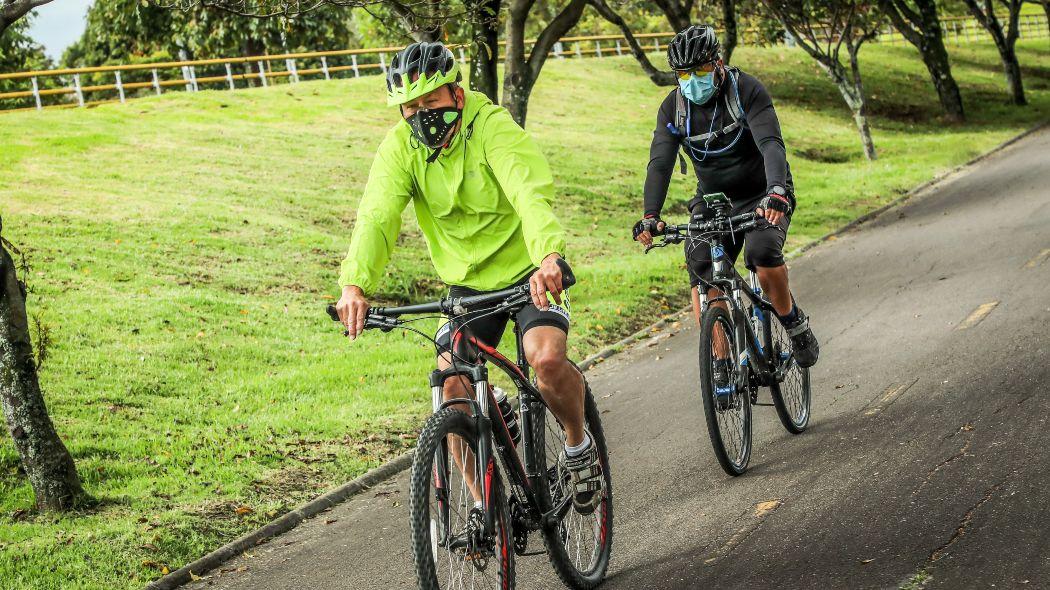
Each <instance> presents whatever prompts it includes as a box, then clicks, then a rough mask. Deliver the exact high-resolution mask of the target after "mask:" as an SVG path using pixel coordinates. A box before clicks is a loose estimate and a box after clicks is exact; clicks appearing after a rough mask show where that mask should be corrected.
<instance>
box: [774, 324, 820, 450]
mask: <svg viewBox="0 0 1050 590" xmlns="http://www.w3.org/2000/svg"><path fill="white" fill-rule="evenodd" d="M769 324H770V325H769V328H768V329H769V334H770V340H771V342H770V349H771V350H772V351H773V359H774V362H775V363H776V366H778V367H779V366H780V364H781V362H783V361H784V360H786V358H787V357H788V356H789V355H790V353H791V352H792V347H791V338H789V337H788V335H787V332H786V331H785V330H784V326H782V325H780V322H778V321H776V322H769ZM769 389H770V393H771V394H772V397H773V406H774V407H775V408H776V410H777V416H778V417H779V418H780V423H781V424H783V425H784V428H785V429H787V431H788V432H790V433H792V434H801V433H802V432H803V431H805V430H806V427H807V426H808V425H809V418H810V416H811V404H812V399H811V396H810V381H809V369H808V368H807V369H803V368H802V367H800V366H798V363H796V362H795V361H794V360H791V368H790V369H788V370H787V372H785V373H784V379H783V381H781V382H780V383H774V384H773V385H772V386H771V387H770V388H769Z"/></svg>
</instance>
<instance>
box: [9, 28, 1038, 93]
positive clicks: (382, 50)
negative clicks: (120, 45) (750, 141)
mask: <svg viewBox="0 0 1050 590" xmlns="http://www.w3.org/2000/svg"><path fill="white" fill-rule="evenodd" d="M942 28H943V30H944V35H945V39H946V41H947V42H948V43H953V42H954V43H962V42H969V41H974V40H980V39H986V38H987V34H986V33H985V31H984V29H982V28H981V27H980V25H979V23H977V21H976V20H974V19H973V18H969V17H946V18H944V19H942ZM1020 30H1021V37H1022V38H1037V37H1045V36H1048V33H1047V19H1046V16H1045V15H1039V14H1029V15H1022V16H1021V22H1020ZM757 33H758V32H757V29H752V28H748V29H743V30H741V37H742V40H747V39H753V38H755V36H756V35H757ZM673 36H674V33H673V32H656V33H639V34H636V35H635V38H636V39H637V40H638V42H639V43H640V44H643V47H644V48H645V49H646V50H647V51H649V50H652V51H655V52H658V51H660V49H661V41H664V43H665V44H666V40H668V39H670V38H671V37H673ZM878 40H879V41H881V42H885V43H902V42H904V38H903V37H902V35H901V34H900V33H898V32H897V31H895V30H893V29H892V28H887V29H886V30H884V31H881V32H880V34H879V37H878ZM533 42H534V41H533V40H530V41H527V43H528V44H531V43H533ZM500 45H501V46H502V45H503V43H500ZM452 48H453V49H454V50H455V51H456V52H457V53H458V55H459V59H460V61H462V62H464V63H465V62H466V61H467V59H468V57H467V55H466V52H465V50H464V47H463V46H456V45H453V46H452ZM399 49H400V47H378V48H370V49H340V50H334V51H315V52H308V53H285V54H279V55H260V56H250V57H226V58H216V59H199V60H187V61H169V62H158V63H142V64H121V65H109V66H98V67H90V68H65V69H54V70H43V71H34V72H15V73H9V74H0V81H5V80H8V81H20V82H22V83H23V84H25V87H24V89H22V90H12V91H8V92H2V93H0V110H28V109H34V108H35V109H44V108H69V107H78V106H81V107H82V106H92V105H96V104H102V103H109V102H122V103H123V102H126V101H127V100H128V99H129V98H134V97H133V96H129V92H136V93H139V92H141V91H146V92H149V91H150V90H152V92H153V93H155V94H158V95H159V94H161V93H162V92H163V91H164V89H167V88H180V87H183V88H185V89H186V90H187V91H191V92H193V91H197V90H199V89H200V86H201V85H202V84H213V85H219V86H221V87H226V88H229V89H231V90H232V89H235V88H237V87H238V83H240V85H241V86H242V87H243V86H245V85H251V84H254V85H256V86H268V85H270V84H271V83H276V82H278V81H279V80H282V79H284V80H288V81H289V82H291V83H296V82H299V81H300V79H301V77H302V76H317V77H319V78H323V79H325V80H330V79H332V78H333V77H335V75H336V74H343V75H344V76H349V75H352V76H353V77H359V76H362V75H366V74H370V73H377V72H385V71H386V63H387V61H388V56H390V55H392V54H393V53H395V52H396V51H398V50H399ZM629 52H630V48H629V47H628V46H627V43H626V39H625V37H624V36H622V35H589V36H576V37H564V38H562V39H561V40H560V41H559V42H558V43H556V44H555V45H554V47H553V49H552V51H551V55H552V56H554V57H556V58H583V57H591V56H593V57H605V56H610V55H624V54H628V53H629ZM501 59H502V58H501ZM281 62H284V69H283V70H281V69H278V70H274V69H273V65H274V64H275V63H277V64H280V63H281ZM300 62H306V63H305V64H304V65H307V66H308V67H306V68H303V69H300V68H299V64H300ZM235 67H237V68H238V69H241V68H246V70H247V71H236V72H235V71H234V68H235ZM198 70H204V71H205V73H206V75H203V76H201V77H198V76H197V73H198ZM208 70H211V71H208ZM172 71H175V72H176V74H177V77H171V76H170V73H171V72H172ZM162 74H166V75H164V76H162ZM100 75H106V76H109V75H112V76H113V78H112V80H113V81H112V82H111V83H92V84H89V83H86V82H85V80H83V79H82V77H84V76H91V77H93V78H98V77H99V76H100ZM125 76H130V77H132V78H134V77H139V78H144V79H139V80H125ZM42 80H46V81H48V83H49V84H48V86H49V87H44V85H42V84H41V81H42ZM96 81H97V80H96ZM8 85H10V84H8ZM114 92H115V93H116V96H114V94H113V93H114ZM100 93H104V96H102V97H100V98H98V99H96V100H91V99H92V98H94V97H92V96H90V95H98V94H100ZM53 97H57V99H58V102H56V103H54V104H45V101H44V99H45V98H48V99H51V98H53ZM29 98H32V101H31V103H30V106H28V107H25V106H22V105H21V104H18V103H19V102H20V103H23V104H24V103H25V102H26V99H29ZM48 102H50V101H48Z"/></svg>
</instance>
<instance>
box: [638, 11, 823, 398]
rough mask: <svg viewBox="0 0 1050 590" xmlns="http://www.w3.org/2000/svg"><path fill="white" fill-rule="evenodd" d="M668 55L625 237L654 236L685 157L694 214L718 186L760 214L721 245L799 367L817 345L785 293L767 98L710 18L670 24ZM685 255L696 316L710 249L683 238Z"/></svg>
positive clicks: (787, 204)
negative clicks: (744, 269) (668, 86)
mask: <svg viewBox="0 0 1050 590" xmlns="http://www.w3.org/2000/svg"><path fill="white" fill-rule="evenodd" d="M667 61H668V64H670V66H671V69H672V70H674V71H675V72H676V73H677V75H678V82H679V87H678V88H675V89H674V90H673V91H672V92H671V93H670V94H668V95H667V98H666V99H664V101H663V103H662V104H661V105H660V110H659V113H658V114H657V117H656V130H655V131H653V142H652V146H651V147H650V149H649V167H648V171H647V174H646V178H645V202H644V206H645V212H644V216H643V218H642V219H641V220H639V221H638V222H637V223H636V224H635V225H634V229H633V234H634V238H635V239H636V240H638V241H640V242H642V243H643V244H644V245H646V246H648V245H650V244H651V243H652V238H653V236H654V235H659V233H660V231H661V230H662V228H663V225H664V224H663V222H662V221H661V220H660V212H661V210H662V209H663V205H664V201H665V199H666V198H667V187H668V183H669V182H670V180H671V174H672V173H673V172H674V167H675V161H676V159H677V158H682V159H681V164H682V172H683V173H684V172H685V158H688V159H689V160H690V161H691V162H692V164H693V170H694V172H695V173H696V178H697V192H696V196H695V197H694V198H692V199H691V200H690V201H689V204H688V205H689V211H690V213H691V214H692V215H693V216H694V217H700V218H704V217H707V216H708V215H709V214H710V211H708V210H707V206H706V205H705V203H704V201H703V199H702V198H701V197H702V195H704V194H707V193H717V192H722V193H725V194H726V196H727V197H729V199H730V201H731V202H732V208H733V210H732V215H738V214H740V213H744V212H747V211H755V212H757V213H758V214H759V215H760V216H761V217H763V218H764V220H763V222H762V223H761V224H760V225H759V226H758V227H757V228H755V229H754V230H752V231H750V232H748V233H747V234H746V236H745V235H734V236H733V240H732V241H731V242H730V243H729V244H727V246H728V247H727V248H726V253H727V254H728V255H729V257H730V259H732V260H734V261H735V260H736V258H737V256H739V254H740V251H741V249H742V248H743V249H744V251H745V253H744V261H745V262H746V264H747V266H748V268H750V269H752V270H753V271H755V272H756V273H757V274H758V278H759V281H760V282H761V284H762V289H763V291H765V293H766V294H767V295H768V296H769V298H770V301H771V302H772V303H773V306H774V308H775V309H776V312H777V316H778V317H779V319H780V322H781V323H782V324H783V326H784V329H785V330H786V331H787V333H788V335H790V336H791V339H792V343H793V345H794V352H795V359H796V360H797V361H798V364H799V365H800V366H802V367H809V366H812V365H813V364H815V363H816V362H817V356H818V354H819V345H818V343H817V339H816V337H815V336H814V335H813V331H812V330H811V329H810V327H809V318H808V317H807V316H806V314H805V313H803V312H802V310H800V309H799V308H798V306H797V305H796V304H795V300H794V297H793V296H792V295H791V291H790V289H789V287H788V273H787V267H786V266H785V264H784V254H783V248H784V239H785V238H786V237H787V230H788V226H789V224H790V223H791V214H792V213H793V212H794V210H795V207H796V201H795V194H794V185H793V183H792V180H791V170H790V168H789V166H788V163H787V157H786V153H785V150H784V140H783V138H782V137H781V135H780V122H779V120H778V119H777V114H776V111H775V110H774V109H773V101H772V99H771V98H770V96H769V93H768V92H766V89H765V88H764V87H763V86H762V84H761V83H760V82H759V81H758V80H756V79H755V77H754V76H751V75H750V74H747V73H744V72H741V71H740V70H738V69H736V68H730V67H727V66H726V65H725V64H724V63H723V61H722V60H721V58H720V57H719V43H718V37H717V36H716V35H715V32H714V29H713V28H711V27H710V26H707V25H694V26H690V27H688V28H686V29H684V30H683V31H682V32H680V33H678V34H677V35H676V36H675V37H674V39H673V40H672V41H671V43H670V44H669V45H668V48H667ZM679 150H681V153H682V154H684V156H680V155H679ZM685 254H686V262H687V267H688V270H689V277H690V283H691V286H692V290H693V292H692V300H693V311H694V313H695V314H696V318H697V321H698V322H699V321H700V311H701V310H700V295H699V291H698V286H699V285H701V284H702V283H704V282H705V281H706V280H709V279H710V278H711V252H710V249H709V248H707V247H706V246H705V245H703V244H700V245H691V244H690V243H689V242H686V251H685ZM718 295H719V292H718V290H717V289H708V290H707V296H708V297H709V298H713V297H716V296H718ZM716 378H717V375H716Z"/></svg>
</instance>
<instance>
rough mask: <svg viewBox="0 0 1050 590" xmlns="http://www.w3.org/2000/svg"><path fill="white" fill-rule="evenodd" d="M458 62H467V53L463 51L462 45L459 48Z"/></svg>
mask: <svg viewBox="0 0 1050 590" xmlns="http://www.w3.org/2000/svg"><path fill="white" fill-rule="evenodd" d="M459 63H461V64H465V63H467V54H466V52H464V51H463V48H462V47H460V48H459Z"/></svg>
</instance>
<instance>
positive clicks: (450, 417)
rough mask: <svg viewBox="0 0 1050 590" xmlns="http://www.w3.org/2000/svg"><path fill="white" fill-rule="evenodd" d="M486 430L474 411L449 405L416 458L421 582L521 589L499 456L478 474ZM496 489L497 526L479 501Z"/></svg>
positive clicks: (414, 520) (426, 432)
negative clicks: (481, 437) (485, 491)
mask: <svg viewBox="0 0 1050 590" xmlns="http://www.w3.org/2000/svg"><path fill="white" fill-rule="evenodd" d="M477 449H478V432H477V428H476V426H475V424H474V420H473V419H471V417H470V416H468V415H467V414H465V413H463V412H461V411H459V410H457V409H454V408H446V409H444V410H441V411H440V412H438V413H436V414H434V415H433V416H431V417H430V419H429V420H427V423H426V425H424V426H423V430H422V431H421V432H420V435H419V443H418V446H417V447H416V455H415V458H414V459H413V462H412V481H411V484H410V492H409V494H410V496H409V502H410V513H411V523H410V526H411V530H412V555H413V558H414V560H415V565H416V576H417V578H418V581H419V588H421V589H425V590H438V589H448V588H456V589H478V590H482V589H485V590H488V589H498V590H512V589H513V588H514V545H513V541H512V535H511V524H510V516H509V509H508V506H507V498H506V496H505V495H504V493H503V485H502V481H501V480H500V475H499V470H498V469H496V466H495V458H494V457H493V458H492V460H491V461H490V462H489V463H490V464H489V465H488V466H485V467H484V468H483V469H481V473H478V468H477V465H476V463H477V461H476V459H475V457H476V456H477V455H476V453H477ZM483 487H487V488H488V489H489V490H490V492H489V495H490V498H491V501H490V510H492V511H494V521H495V526H494V527H493V529H494V530H491V531H486V530H485V525H484V520H485V518H484V512H483V511H482V510H481V509H479V508H475V499H476V498H477V499H480V498H481V490H482V489H483Z"/></svg>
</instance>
